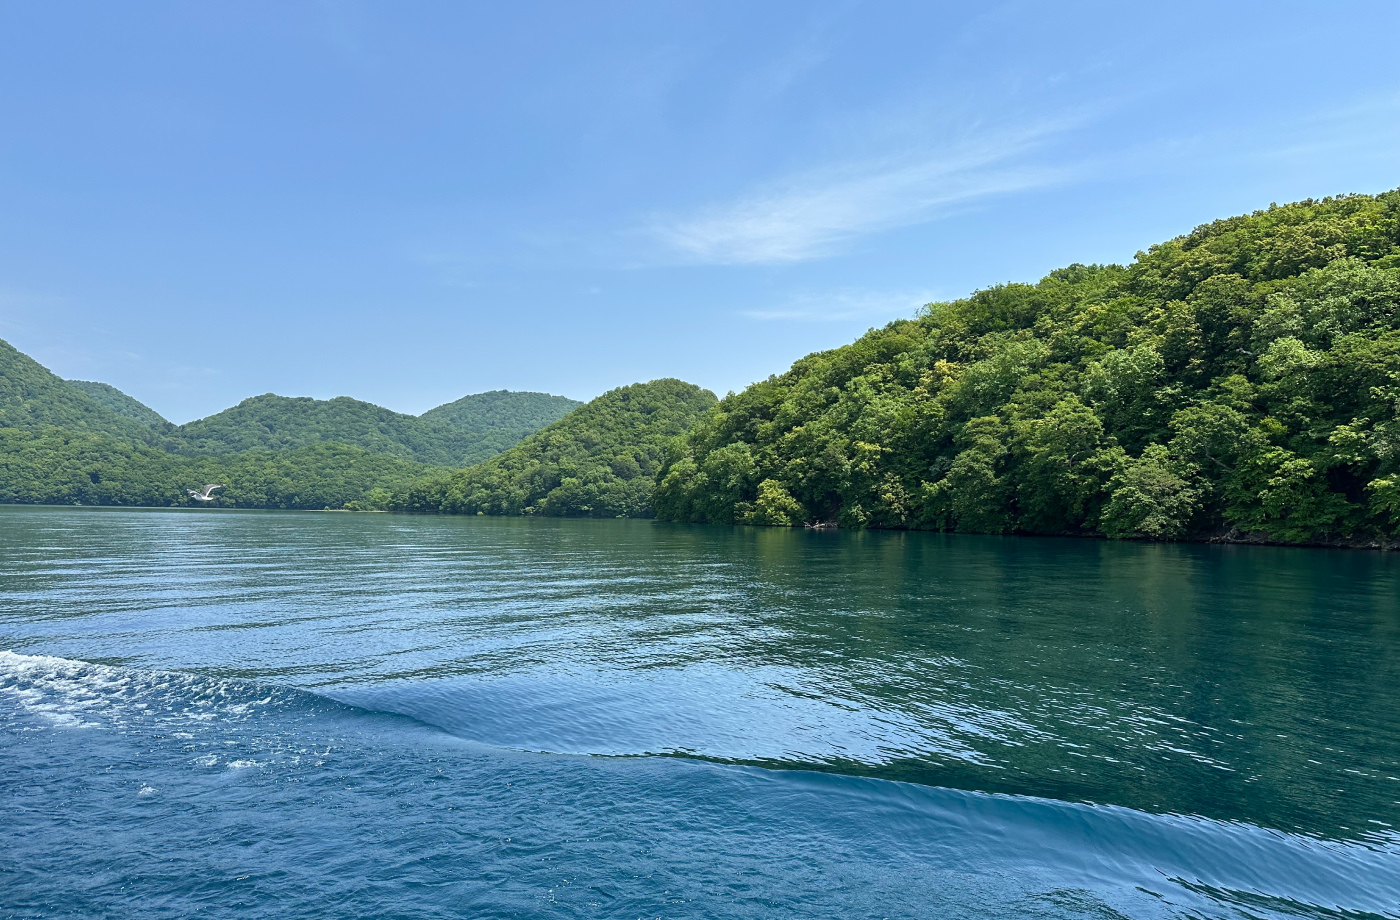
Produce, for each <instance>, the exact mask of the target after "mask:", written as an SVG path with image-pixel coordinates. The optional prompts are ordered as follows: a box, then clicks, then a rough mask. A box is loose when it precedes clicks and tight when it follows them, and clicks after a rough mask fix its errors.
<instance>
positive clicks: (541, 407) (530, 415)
mask: <svg viewBox="0 0 1400 920" xmlns="http://www.w3.org/2000/svg"><path fill="white" fill-rule="evenodd" d="M582 405H583V403H581V402H579V401H578V400H576V399H569V398H568V397H567V396H551V395H550V394H548V393H512V392H511V391H509V390H491V391H490V392H488V393H476V394H473V395H471V396H463V397H462V398H461V399H459V400H457V401H456V402H450V403H447V404H446V405H442V406H438V407H437V408H436V409H429V410H428V411H427V412H424V413H423V414H422V415H420V416H418V417H419V418H420V419H422V420H423V421H426V422H439V423H444V424H447V425H450V426H452V427H453V428H457V429H460V430H461V431H466V432H469V433H471V434H474V435H476V436H477V437H479V438H480V439H481V443H482V445H483V446H486V447H490V448H491V449H492V451H493V453H500V452H501V451H504V450H507V449H508V448H511V447H513V446H515V445H516V444H518V443H520V441H521V440H522V439H523V438H525V437H526V436H527V435H531V434H534V433H535V432H536V431H539V430H540V429H541V428H543V427H545V426H546V425H552V424H554V423H555V422H557V421H559V420H560V419H561V418H563V417H564V416H566V415H568V414H569V413H570V412H572V411H574V410H575V409H577V408H578V407H579V406H582Z"/></svg>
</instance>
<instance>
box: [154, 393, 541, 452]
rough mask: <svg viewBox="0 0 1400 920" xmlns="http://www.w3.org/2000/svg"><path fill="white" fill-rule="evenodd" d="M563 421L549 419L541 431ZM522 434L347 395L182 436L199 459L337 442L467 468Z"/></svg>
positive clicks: (221, 417)
mask: <svg viewBox="0 0 1400 920" xmlns="http://www.w3.org/2000/svg"><path fill="white" fill-rule="evenodd" d="M510 395H511V396H516V395H520V396H536V395H540V396H543V395H544V394H534V393H529V394H510ZM508 403H509V401H508V400H507V401H505V404H507V405H508ZM430 411H431V410H430ZM564 411H565V412H567V411H568V410H567V409H565V410H564ZM562 414H563V413H562V412H561V413H560V414H558V415H554V416H553V417H548V416H545V417H544V420H543V421H541V425H540V427H543V425H547V424H549V423H550V422H553V421H555V420H557V419H558V418H560V417H561V416H562ZM518 429H519V426H518V425H514V426H508V427H507V428H506V429H505V430H497V429H496V426H494V425H492V424H490V423H489V421H488V422H485V423H483V424H481V426H480V427H479V429H478V430H476V431H470V430H465V429H463V428H459V427H457V426H456V425H454V424H452V422H451V421H450V419H449V418H444V417H434V418H431V419H430V418H427V417H426V416H425V417H419V416H413V415H404V414H402V413H398V412H394V411H392V410H389V409H385V408H384V407H383V406H376V405H374V404H373V403H367V402H361V401H360V400H358V399H351V398H349V397H348V396H338V397H336V398H334V399H310V398H307V397H304V396H300V397H292V396H277V395H275V394H272V393H267V394H264V395H262V396H254V397H252V398H250V399H245V400H243V401H242V402H241V403H239V404H238V405H236V406H234V407H233V408H231V409H225V410H224V411H223V412H220V413H218V414H217V415H211V416H209V417H208V418H202V419H199V420H198V421H194V422H190V423H189V424H187V425H181V426H180V427H179V428H178V429H177V430H176V435H177V436H178V437H179V438H180V439H181V440H182V441H183V442H184V443H185V444H186V445H188V446H189V447H190V448H191V449H193V450H195V451H198V452H200V453H236V452H240V451H246V450H287V449H291V448H297V447H308V446H310V445H313V444H326V443H334V444H348V445H350V446H352V447H360V448H363V449H364V450H367V451H370V452H371V453H376V454H384V455H385V456H389V457H400V458H402V459H405V460H417V461H418V462H419V463H429V464H438V465H442V466H467V465H469V464H472V463H476V462H479V461H481V460H485V459H486V458H487V457H493V456H495V455H496V454H498V453H500V452H501V450H502V449H504V448H501V447H498V446H496V445H497V444H499V443H502V442H505V446H506V447H509V446H510V445H512V444H514V443H516V442H517V441H519V440H520V437H516V438H514V439H512V438H511V437H510V433H511V432H512V431H513V430H518ZM530 430H536V429H530ZM526 433H528V432H526ZM521 437H523V435H521Z"/></svg>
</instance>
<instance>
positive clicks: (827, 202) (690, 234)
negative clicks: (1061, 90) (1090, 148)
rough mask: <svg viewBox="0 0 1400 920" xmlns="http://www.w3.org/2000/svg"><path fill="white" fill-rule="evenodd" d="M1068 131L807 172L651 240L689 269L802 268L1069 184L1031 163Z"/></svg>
mask: <svg viewBox="0 0 1400 920" xmlns="http://www.w3.org/2000/svg"><path fill="white" fill-rule="evenodd" d="M1071 126H1072V123H1071V122H1067V121H1062V122H1057V123H1046V124H1041V125H1037V126H1034V127H1032V128H1029V129H1026V130H1022V131H1019V132H1003V133H1001V134H997V135H993V136H990V137H984V138H975V139H972V140H968V141H963V142H960V143H956V144H950V145H946V146H944V147H942V148H939V149H935V150H927V149H926V150H924V151H920V152H915V153H907V154H904V155H900V156H894V157H885V158H881V159H878V160H867V161H862V162H857V163H850V164H844V165H842V166H839V167H835V168H828V169H823V170H818V171H814V172H809V173H806V174H804V175H800V176H797V177H794V178H793V179H790V180H788V181H786V182H783V183H779V184H778V185H776V186H774V187H772V188H769V189H766V190H760V191H758V192H756V193H753V194H750V195H748V196H745V197H742V198H739V199H737V200H735V201H732V202H728V203H725V204H721V205H718V206H715V207H710V208H706V209H703V210H701V211H699V212H697V213H694V214H691V215H688V216H682V217H680V218H673V219H670V220H662V221H657V222H656V223H655V224H654V226H653V233H654V235H655V237H656V238H657V239H659V241H660V242H661V243H662V244H663V245H664V246H665V247H666V248H667V249H669V250H670V251H671V252H672V253H673V254H675V255H677V256H679V257H681V258H682V259H683V260H685V261H688V262H694V263H701V264H711V265H743V264H774V263H784V262H802V261H806V260H809V259H816V258H822V257H825V256H829V255H832V254H834V253H836V252H838V251H839V250H840V249H841V248H842V246H843V245H846V244H848V243H850V242H851V241H853V240H855V239H857V238H859V237H862V236H867V235H869V234H872V233H878V232H880V231H883V230H890V229H894V228H896V227H904V226H910V225H912V224H918V223H924V222H926V221H929V220H933V219H936V218H937V217H939V216H941V215H942V214H945V213H947V212H949V211H952V210H954V209H956V208H958V207H960V206H966V205H968V204H970V203H972V202H975V201H977V200H979V199H983V198H987V197H990V196H993V195H1002V194H1007V193H1011V192H1019V191H1025V190H1028V189H1032V188H1039V187H1043V186H1047V185H1052V184H1056V183H1059V182H1062V181H1065V180H1066V179H1068V178H1069V177H1070V175H1071V173H1072V170H1070V169H1067V168H1064V167H1055V166H1049V165H1044V164H1034V163H1028V162H1025V161H1026V159H1027V157H1028V156H1029V154H1031V153H1033V152H1035V151H1036V150H1038V149H1040V148H1042V147H1043V146H1045V145H1046V143H1047V142H1049V141H1050V140H1051V139H1053V137H1054V136H1056V135H1058V134H1061V133H1063V132H1064V131H1066V130H1068V129H1069V128H1070V127H1071Z"/></svg>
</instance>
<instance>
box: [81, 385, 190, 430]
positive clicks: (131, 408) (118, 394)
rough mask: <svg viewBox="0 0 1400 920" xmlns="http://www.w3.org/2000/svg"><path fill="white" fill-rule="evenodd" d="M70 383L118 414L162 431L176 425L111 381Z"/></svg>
mask: <svg viewBox="0 0 1400 920" xmlns="http://www.w3.org/2000/svg"><path fill="white" fill-rule="evenodd" d="M68 384H69V385H70V386H73V387H76V388H77V389H79V390H81V391H82V392H84V393H86V394H87V395H88V396H89V397H91V398H92V399H93V400H94V401H95V402H97V403H98V404H99V405H102V406H106V407H107V408H108V409H111V410H112V411H113V412H115V413H117V414H118V415H124V416H126V417H127V418H130V419H135V420H136V421H138V422H140V423H141V424H143V425H148V426H150V427H151V428H155V429H157V430H160V431H169V430H171V429H173V428H174V427H175V426H174V425H172V424H170V422H168V421H166V420H165V418H164V416H162V415H161V414H160V413H159V412H157V411H156V410H154V409H152V408H151V407H150V406H148V405H146V404H145V403H143V402H141V401H140V400H139V399H135V398H133V397H131V396H128V395H126V394H125V393H123V392H122V391H121V390H119V389H117V388H116V387H114V386H112V385H111V384H110V383H98V382H97V381H96V380H69V381H68Z"/></svg>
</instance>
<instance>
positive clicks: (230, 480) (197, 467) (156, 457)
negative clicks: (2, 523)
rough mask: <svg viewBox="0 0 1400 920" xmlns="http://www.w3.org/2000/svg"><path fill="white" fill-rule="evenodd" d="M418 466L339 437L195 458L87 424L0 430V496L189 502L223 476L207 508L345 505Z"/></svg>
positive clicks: (60, 501) (368, 499)
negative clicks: (73, 427) (296, 445)
mask: <svg viewBox="0 0 1400 920" xmlns="http://www.w3.org/2000/svg"><path fill="white" fill-rule="evenodd" d="M424 472H425V467H424V466H423V465H422V464H419V463H414V462H412V461H408V460H399V459H396V458H394V457H385V456H382V455H379V454H372V453H369V452H368V451H364V450H360V449H359V448H355V447H346V446H344V445H341V444H319V445H314V446H311V447H301V448H297V449H295V450H283V451H249V452H246V453H241V454H231V455H227V456H218V457H212V456H202V457H196V456H188V455H183V454H176V453H170V452H169V451H164V450H158V449H156V448H152V447H148V446H146V445H144V444H139V443H135V442H133V441H131V440H128V439H123V438H119V437H113V436H111V435H105V434H97V433H93V432H89V431H80V430H71V429H61V428H45V429H39V430H30V431H23V430H19V429H14V428H0V502H20V503H26V504H47V505H71V504H82V505H155V506H169V505H189V504H195V503H194V502H192V501H191V499H190V497H189V495H188V494H187V493H186V492H185V490H186V489H198V488H200V487H202V486H203V485H204V484H206V483H223V484H225V486H226V488H224V489H223V490H221V491H219V492H216V493H215V496H216V497H215V500H214V501H213V502H211V503H210V504H211V505H212V506H214V507H240V508H315V509H321V508H343V507H345V506H347V505H351V506H355V503H356V502H359V503H361V504H368V503H373V502H374V501H375V500H380V501H382V500H383V499H382V497H379V496H377V495H376V493H375V492H374V490H375V489H376V488H379V489H385V490H387V489H392V488H394V487H396V486H400V485H402V484H404V483H407V482H408V481H410V480H412V479H414V478H416V477H420V476H422V475H423V474H424ZM383 497H387V491H386V492H384V493H383Z"/></svg>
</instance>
